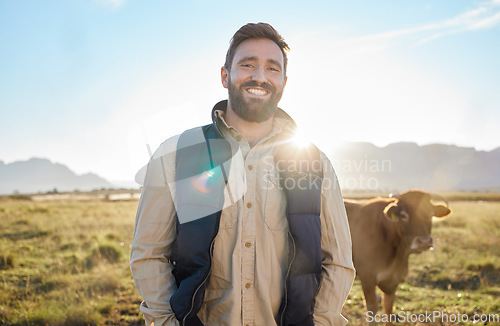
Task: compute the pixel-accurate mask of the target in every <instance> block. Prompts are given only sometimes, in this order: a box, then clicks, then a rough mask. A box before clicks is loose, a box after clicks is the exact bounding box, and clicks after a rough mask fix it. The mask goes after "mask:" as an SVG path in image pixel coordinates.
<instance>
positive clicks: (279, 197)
mask: <svg viewBox="0 0 500 326" xmlns="http://www.w3.org/2000/svg"><path fill="white" fill-rule="evenodd" d="M265 180H266V185H265V190H264V196H265V197H264V219H265V221H266V225H267V227H268V228H269V229H271V230H287V229H288V221H287V219H286V214H285V211H286V197H285V192H284V190H283V189H282V188H281V187H280V183H279V181H280V179H279V176H278V175H277V173H270V174H268V175H267V176H266V178H265Z"/></svg>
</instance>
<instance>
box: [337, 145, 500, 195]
mask: <svg viewBox="0 0 500 326" xmlns="http://www.w3.org/2000/svg"><path fill="white" fill-rule="evenodd" d="M329 157H330V159H331V160H332V163H333V165H334V167H335V170H336V172H337V174H338V176H339V181H340V184H341V187H342V188H343V189H347V190H375V191H385V192H387V191H402V190H407V189H410V188H417V189H425V190H435V191H500V147H499V148H496V149H494V150H492V151H477V150H476V149H474V148H467V147H459V146H455V145H444V144H431V145H424V146H419V145H417V144H415V143H405V142H402V143H394V144H389V145H387V146H385V147H377V146H375V145H373V144H370V143H345V144H343V145H342V146H340V147H339V148H338V149H337V150H335V151H333V152H332V153H330V155H329Z"/></svg>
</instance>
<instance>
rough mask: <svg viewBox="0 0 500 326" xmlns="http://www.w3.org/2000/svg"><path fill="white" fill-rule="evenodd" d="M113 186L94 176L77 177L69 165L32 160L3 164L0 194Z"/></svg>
mask: <svg viewBox="0 0 500 326" xmlns="http://www.w3.org/2000/svg"><path fill="white" fill-rule="evenodd" d="M112 187H113V184H111V183H110V182H109V181H107V180H105V179H103V178H101V177H99V176H98V175H96V174H93V173H87V174H83V175H77V174H75V173H74V172H73V171H71V170H70V169H69V168H68V167H67V166H65V165H63V164H60V163H52V162H51V161H49V160H48V159H43V158H32V159H29V160H27V161H17V162H12V163H9V164H5V163H4V162H2V161H0V194H12V193H38V192H47V191H55V190H57V191H59V192H61V191H73V190H79V191H90V190H94V189H100V188H112Z"/></svg>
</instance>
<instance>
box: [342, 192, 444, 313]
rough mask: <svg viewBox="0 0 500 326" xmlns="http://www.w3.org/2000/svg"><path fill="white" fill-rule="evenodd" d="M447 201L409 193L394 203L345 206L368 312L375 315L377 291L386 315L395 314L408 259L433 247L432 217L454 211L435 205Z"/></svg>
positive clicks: (383, 200) (388, 200)
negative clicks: (395, 301) (381, 295)
mask: <svg viewBox="0 0 500 326" xmlns="http://www.w3.org/2000/svg"><path fill="white" fill-rule="evenodd" d="M433 199H434V200H435V199H439V200H443V201H445V203H446V200H445V199H444V198H443V197H440V196H437V195H431V194H429V193H426V192H423V191H416V190H413V191H408V192H405V193H403V194H401V195H398V196H392V197H391V198H374V199H371V200H366V201H356V202H355V201H348V200H346V201H345V206H346V210H347V216H348V218H349V225H350V228H351V235H352V250H353V261H354V267H355V268H356V271H357V274H358V276H359V278H360V280H361V285H362V287H363V292H364V295H365V302H366V308H367V309H368V311H371V312H372V314H373V315H374V314H376V312H377V308H378V302H377V298H376V296H375V288H376V287H377V286H378V287H379V288H380V289H381V290H382V292H383V293H384V294H383V298H382V305H383V308H384V313H386V314H387V316H389V315H390V314H391V313H392V306H393V303H394V298H395V293H396V288H397V286H398V284H399V283H401V282H403V281H404V280H405V278H406V275H407V274H408V258H409V257H408V256H409V255H410V254H411V253H420V252H422V251H425V250H427V249H429V248H431V247H432V246H433V243H432V237H431V227H432V217H433V216H435V217H444V216H446V215H448V214H450V212H451V211H450V209H449V208H448V207H447V203H446V206H443V205H434V204H432V203H431V200H433Z"/></svg>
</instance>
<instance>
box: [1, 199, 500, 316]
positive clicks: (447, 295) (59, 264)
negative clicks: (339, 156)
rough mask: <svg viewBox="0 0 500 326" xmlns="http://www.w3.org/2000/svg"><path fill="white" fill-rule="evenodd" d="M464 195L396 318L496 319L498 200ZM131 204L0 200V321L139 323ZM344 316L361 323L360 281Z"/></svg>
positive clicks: (405, 286) (404, 292)
mask: <svg viewBox="0 0 500 326" xmlns="http://www.w3.org/2000/svg"><path fill="white" fill-rule="evenodd" d="M477 196H478V195H477V194H474V195H473V196H471V197H470V198H471V199H475V198H476V197H477ZM463 198H469V197H467V195H463V196H462V197H461V200H462V201H452V202H451V203H450V207H451V209H452V210H453V213H452V215H451V216H449V217H448V218H445V219H441V220H438V221H436V222H435V223H434V227H433V231H432V233H433V237H434V240H435V244H436V249H435V250H433V251H428V252H424V253H422V254H420V255H413V256H412V257H411V259H410V273H409V275H408V278H407V280H406V282H405V283H402V284H400V286H399V289H398V292H397V297H396V302H395V305H394V312H396V313H398V312H409V313H414V314H420V313H425V312H426V311H427V312H431V311H435V310H437V311H442V312H445V313H448V314H452V313H460V314H467V315H469V316H471V318H472V316H473V314H476V313H483V314H499V313H500V299H499V298H500V202H496V201H464V200H463ZM136 208H137V201H129V202H127V201H122V202H107V201H99V200H92V201H52V202H51V201H47V202H33V201H29V200H26V199H21V198H16V199H12V198H11V199H3V200H0V222H1V225H2V227H1V228H0V325H56V326H57V325H143V324H144V321H143V319H142V316H141V315H140V313H139V303H140V302H141V298H140V296H139V294H138V292H137V291H136V289H135V286H134V284H133V280H132V276H131V274H130V269H129V266H128V255H129V250H130V244H131V240H132V232H133V224H134V219H135V210H136ZM343 313H344V315H345V316H346V317H347V318H348V319H349V320H350V325H361V324H363V323H364V317H365V308H364V303H363V294H362V291H361V285H360V283H359V280H356V281H355V284H354V287H353V289H352V291H351V293H350V295H349V297H348V300H347V302H346V304H345V307H344V311H343ZM469 324H471V325H482V324H481V323H476V324H472V323H469ZM400 325H404V324H403V323H400ZM426 325H429V324H426ZM443 325H454V323H443ZM488 325H494V323H489V324H488Z"/></svg>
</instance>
